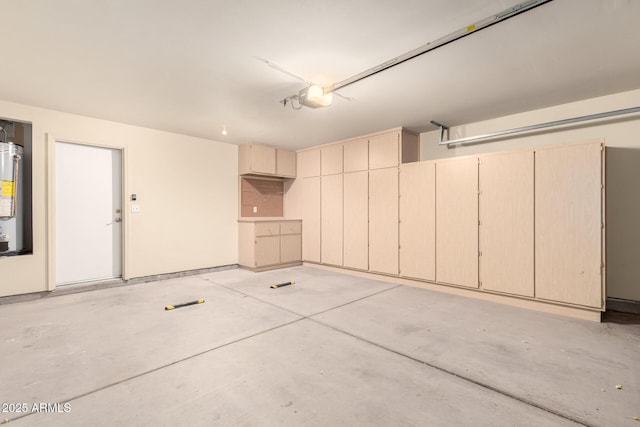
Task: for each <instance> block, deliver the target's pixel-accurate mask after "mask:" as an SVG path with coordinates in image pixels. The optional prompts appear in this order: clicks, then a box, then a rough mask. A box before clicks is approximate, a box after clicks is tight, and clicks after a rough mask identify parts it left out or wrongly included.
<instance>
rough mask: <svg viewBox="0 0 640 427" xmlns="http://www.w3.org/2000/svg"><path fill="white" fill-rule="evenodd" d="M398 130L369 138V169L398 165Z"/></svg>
mask: <svg viewBox="0 0 640 427" xmlns="http://www.w3.org/2000/svg"><path fill="white" fill-rule="evenodd" d="M399 146H400V132H391V133H386V134H383V135H376V136H373V137H371V138H369V169H379V168H388V167H394V166H398V164H399V163H400V149H399Z"/></svg>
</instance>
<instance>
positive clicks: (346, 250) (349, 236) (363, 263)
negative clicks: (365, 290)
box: [343, 141, 369, 270]
mask: <svg viewBox="0 0 640 427" xmlns="http://www.w3.org/2000/svg"><path fill="white" fill-rule="evenodd" d="M365 142H366V141H365ZM345 154H346V145H345ZM345 160H346V159H345ZM365 166H366V165H365ZM343 180H344V209H343V212H344V215H343V218H344V220H343V221H344V238H343V240H344V242H343V265H344V266H345V267H349V268H355V269H358V270H368V269H369V173H368V172H367V171H366V170H364V171H360V172H351V173H345V174H344V175H343Z"/></svg>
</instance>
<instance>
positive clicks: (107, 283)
mask: <svg viewBox="0 0 640 427" xmlns="http://www.w3.org/2000/svg"><path fill="white" fill-rule="evenodd" d="M236 268H238V264H229V265H222V266H218V267H209V268H199V269H196V270H186V271H177V272H174V273H165V274H154V275H151V276H144V277H135V278H132V279H129V280H122V279H110V280H102V281H96V282H85V283H76V284H73V285H65V286H59V287H57V288H56V289H54V290H53V291H43V292H33V293H29V294H20V295H9V296H4V297H0V305H4V304H14V303H18V302H25V301H33V300H37V299H43V298H53V297H60V296H63V295H69V294H77V293H81V292H91V291H100V290H104V289H109V288H117V287H120V286H129V285H138V284H140V283H148V282H156V281H159V280H168V279H175V278H177V277H187V276H195V275H198V274H206V273H214V272H216V271H224V270H233V269H236Z"/></svg>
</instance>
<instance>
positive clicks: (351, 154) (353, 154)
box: [344, 139, 369, 173]
mask: <svg viewBox="0 0 640 427" xmlns="http://www.w3.org/2000/svg"><path fill="white" fill-rule="evenodd" d="M368 168H369V141H368V140H367V139H360V140H358V141H351V142H347V143H345V144H344V172H345V173H346V172H357V171H366V170H367V169H368Z"/></svg>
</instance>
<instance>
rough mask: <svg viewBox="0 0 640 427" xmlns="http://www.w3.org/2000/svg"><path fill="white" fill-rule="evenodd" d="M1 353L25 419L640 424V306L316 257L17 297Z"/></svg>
mask: <svg viewBox="0 0 640 427" xmlns="http://www.w3.org/2000/svg"><path fill="white" fill-rule="evenodd" d="M289 280H295V282H296V284H295V285H294V286H288V287H283V288H280V289H275V290H274V289H270V288H269V286H270V285H271V284H274V283H280V282H285V281H289ZM197 298H204V299H205V300H206V302H205V303H204V304H200V305H195V306H191V307H185V308H181V309H176V310H174V311H165V310H164V306H166V305H168V304H174V303H179V302H184V301H190V300H194V299H197ZM0 367H1V368H0V402H3V403H2V404H3V408H2V410H3V413H2V414H1V415H0V418H1V419H8V420H9V423H10V425H12V426H13V425H15V426H39V425H47V426H87V425H95V426H102V425H104V426H106V425H109V426H112V425H126V426H128V425H135V426H163V425H172V426H173V425H188V426H199V425H203V426H204V425H207V426H208V425H223V426H227V425H231V426H236V425H246V426H254V425H255V426H302V425H305V426H306V425H313V426H329V425H331V426H358V425H360V426H374V425H380V426H391V425H393V426H396V425H407V426H555V425H558V426H562V425H580V424H584V425H598V426H636V427H640V421H634V419H633V418H634V417H640V321H638V318H637V317H635V318H634V317H632V316H631V317H628V318H627V321H625V322H615V321H614V322H608V323H602V324H598V323H593V322H588V321H584V320H575V319H571V318H565V317H561V316H556V315H551V314H545V313H538V312H533V311H527V310H523V309H517V308H512V307H509V306H504V305H498V304H493V303H489V302H485V301H479V300H475V299H467V298H463V297H459V296H454V295H448V294H441V293H437V292H432V291H428V290H424V289H417V288H411V287H404V286H398V285H396V284H394V283H391V282H382V281H373V280H370V279H364V278H358V277H352V276H348V275H343V274H339V273H334V272H329V271H324V270H319V269H314V268H309V267H295V268H290V269H284V270H276V271H271V272H263V273H252V272H248V271H245V270H238V269H235V270H227V271H221V272H215V273H208V274H201V275H198V276H189V277H181V278H177V279H170V280H164V281H158V282H150V283H143V284H137V285H130V286H123V287H117V288H110V289H105V290H99V291H92V292H84V293H75V294H68V295H64V296H59V297H55V298H46V299H40V300H34V301H28V302H20V303H15V304H7V305H2V306H0ZM616 384H620V385H622V389H616ZM42 403H44V404H45V405H44V406H41V405H40V404H42ZM55 403H59V405H57V406H56V405H55ZM34 404H35V405H34ZM46 404H49V405H48V406H47V405H46ZM17 410H24V411H26V414H25V413H24V412H16V411H17Z"/></svg>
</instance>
